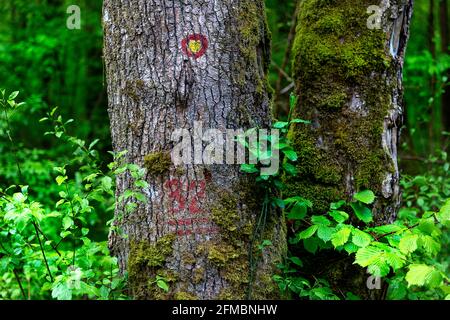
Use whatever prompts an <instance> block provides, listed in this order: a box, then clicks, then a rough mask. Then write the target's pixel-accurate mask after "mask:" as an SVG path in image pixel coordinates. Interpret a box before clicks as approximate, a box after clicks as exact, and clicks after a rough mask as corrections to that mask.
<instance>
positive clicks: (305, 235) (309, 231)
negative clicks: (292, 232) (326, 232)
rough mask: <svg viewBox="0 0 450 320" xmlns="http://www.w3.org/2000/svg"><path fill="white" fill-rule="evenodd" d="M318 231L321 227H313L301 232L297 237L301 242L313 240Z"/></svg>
mask: <svg viewBox="0 0 450 320" xmlns="http://www.w3.org/2000/svg"><path fill="white" fill-rule="evenodd" d="M317 229H319V226H317V225H312V226H311V227H309V228H308V229H306V230H304V231H302V232H300V233H299V234H298V235H297V238H298V239H300V240H304V239H308V238H311V237H312V236H313V235H314V234H315V233H316V231H317Z"/></svg>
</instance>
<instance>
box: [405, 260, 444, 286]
mask: <svg viewBox="0 0 450 320" xmlns="http://www.w3.org/2000/svg"><path fill="white" fill-rule="evenodd" d="M405 279H406V281H407V282H408V287H410V286H419V287H422V286H428V287H430V288H434V287H437V286H439V285H441V283H442V275H441V273H440V272H439V271H437V270H436V269H435V268H434V267H431V266H427V265H424V264H412V265H410V266H409V271H408V273H407V274H406V277H405Z"/></svg>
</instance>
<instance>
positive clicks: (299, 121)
mask: <svg viewBox="0 0 450 320" xmlns="http://www.w3.org/2000/svg"><path fill="white" fill-rule="evenodd" d="M291 123H304V124H311V121H309V120H303V119H293V120H292V121H291Z"/></svg>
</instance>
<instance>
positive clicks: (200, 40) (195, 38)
mask: <svg viewBox="0 0 450 320" xmlns="http://www.w3.org/2000/svg"><path fill="white" fill-rule="evenodd" d="M181 47H182V48H183V52H184V53H185V54H186V55H188V56H189V57H192V58H194V59H198V58H200V57H201V56H203V55H204V54H205V52H206V49H208V39H207V38H206V37H205V36H204V35H202V34H192V35H190V36H188V37H186V38H184V39H183V40H182V41H181Z"/></svg>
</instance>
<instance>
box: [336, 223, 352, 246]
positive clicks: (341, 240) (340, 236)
mask: <svg viewBox="0 0 450 320" xmlns="http://www.w3.org/2000/svg"><path fill="white" fill-rule="evenodd" d="M350 233H351V230H350V229H349V228H344V229H341V230H339V231H338V232H336V233H334V234H333V236H332V237H331V243H332V244H333V246H334V247H335V248H337V247H340V246H343V245H344V244H345V243H346V242H347V241H348V238H349V237H350Z"/></svg>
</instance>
